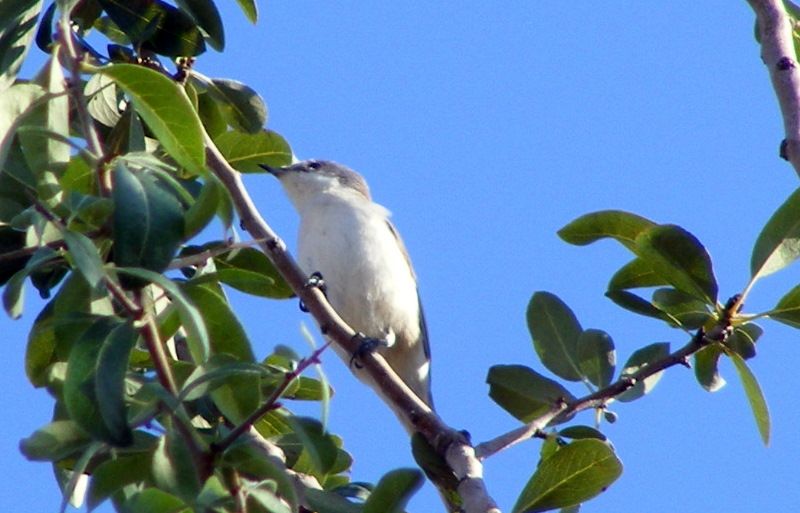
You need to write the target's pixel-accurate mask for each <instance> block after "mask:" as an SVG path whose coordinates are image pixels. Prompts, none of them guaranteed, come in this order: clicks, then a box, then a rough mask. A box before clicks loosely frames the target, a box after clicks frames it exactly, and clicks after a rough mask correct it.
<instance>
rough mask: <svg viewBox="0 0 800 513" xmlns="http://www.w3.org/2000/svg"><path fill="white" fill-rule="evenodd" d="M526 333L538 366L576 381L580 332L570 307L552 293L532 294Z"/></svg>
mask: <svg viewBox="0 0 800 513" xmlns="http://www.w3.org/2000/svg"><path fill="white" fill-rule="evenodd" d="M527 319H528V330H529V331H530V333H531V337H532V338H533V345H534V348H535V349H536V353H537V354H538V355H539V358H540V359H541V360H542V363H543V364H544V366H545V367H547V368H548V369H549V370H550V371H551V372H553V373H554V374H556V375H557V376H559V377H561V378H564V379H567V380H570V381H578V380H580V379H581V377H582V374H581V371H580V369H579V363H578V350H577V344H578V336H579V335H580V334H581V331H583V329H582V328H581V325H580V323H579V322H578V319H577V318H576V317H575V314H574V313H573V312H572V310H570V308H569V307H568V306H567V305H566V304H565V303H564V302H563V301H561V299H559V298H558V297H557V296H555V295H554V294H550V293H549V292H536V293H535V294H534V295H533V297H532V298H531V300H530V303H528V311H527Z"/></svg>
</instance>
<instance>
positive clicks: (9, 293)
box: [3, 246, 58, 319]
mask: <svg viewBox="0 0 800 513" xmlns="http://www.w3.org/2000/svg"><path fill="white" fill-rule="evenodd" d="M56 258H58V253H57V252H55V251H54V250H52V249H50V248H48V247H46V246H45V247H42V248H39V249H37V250H36V252H34V254H33V255H32V256H31V258H30V259H28V262H27V263H26V264H25V267H23V268H22V269H21V270H19V271H17V272H16V273H14V275H13V276H11V278H10V279H9V280H8V282H7V283H6V287H5V289H4V290H3V307H4V308H5V310H6V313H8V316H9V317H11V318H12V319H18V318H19V317H20V316H21V315H22V306H23V300H24V297H25V296H24V290H25V289H24V286H25V279H26V278H27V277H28V276H30V275H31V273H34V272H36V271H37V270H39V269H42V268H43V267H45V266H46V265H47V264H48V263H50V262H52V261H53V260H55V259H56Z"/></svg>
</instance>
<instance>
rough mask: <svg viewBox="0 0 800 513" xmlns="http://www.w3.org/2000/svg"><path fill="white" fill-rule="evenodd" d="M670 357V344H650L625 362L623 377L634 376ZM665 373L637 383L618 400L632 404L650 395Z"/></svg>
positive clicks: (659, 372)
mask: <svg viewBox="0 0 800 513" xmlns="http://www.w3.org/2000/svg"><path fill="white" fill-rule="evenodd" d="M667 355H669V343H668V342H656V343H655V344H650V345H649V346H645V347H643V348H641V349H639V350H637V351H635V352H634V353H633V354H632V355H631V357H630V358H628V361H627V362H625V367H624V368H623V369H622V376H623V377H625V376H632V375H633V374H635V373H636V372H638V371H639V370H641V369H643V368H645V367H647V366H648V365H650V364H651V363H653V362H655V361H657V360H660V359H662V358H664V357H666V356H667ZM663 372H664V371H658V372H656V373H655V374H653V375H651V376H648V377H647V378H645V379H643V380H640V381H637V382H636V383H635V384H634V385H633V386H632V387H631V388H629V389H628V390H626V391H625V392H623V393H622V394H620V395H618V396H617V400H619V401H622V402H630V401H635V400H636V399H639V398H640V397H642V396H643V395H645V394H649V393H650V392H651V391H652V390H653V388H654V387H655V386H656V384H657V383H658V381H659V380H660V379H661V374H662V373H663Z"/></svg>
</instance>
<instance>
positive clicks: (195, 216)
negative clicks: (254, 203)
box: [183, 176, 227, 240]
mask: <svg viewBox="0 0 800 513" xmlns="http://www.w3.org/2000/svg"><path fill="white" fill-rule="evenodd" d="M225 194H227V193H226V191H225V190H224V188H223V187H222V186H221V185H220V183H219V181H218V180H217V179H216V177H213V176H209V177H208V179H207V180H206V181H205V183H203V186H202V188H201V189H200V194H199V195H198V196H197V198H195V200H194V203H192V206H191V207H189V209H188V210H187V211H186V218H185V220H186V226H185V227H184V234H183V236H184V239H186V240H188V239H191V238H192V237H194V236H195V235H197V234H198V233H200V231H201V230H202V229H203V228H205V227H206V226H208V223H210V222H211V220H212V219H213V218H214V215H215V214H216V213H217V208H219V205H220V203H221V202H222V196H223V195H225Z"/></svg>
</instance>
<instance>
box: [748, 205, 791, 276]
mask: <svg viewBox="0 0 800 513" xmlns="http://www.w3.org/2000/svg"><path fill="white" fill-rule="evenodd" d="M798 256H800V189H797V190H795V191H794V192H793V193H792V194H791V195H790V196H789V198H788V199H787V200H786V201H784V202H783V204H782V205H781V206H780V207H778V210H776V211H775V213H774V214H772V217H770V219H769V221H767V224H766V225H765V226H764V228H763V229H762V230H761V233H760V234H759V236H758V239H756V243H755V246H754V247H753V256H752V257H751V259H750V274H751V275H752V277H753V280H755V279H757V278H763V277H764V276H767V275H769V274H772V273H774V272H777V271H780V270H781V269H783V268H784V267H786V266H787V265H789V264H791V263H792V262H794V261H795V260H797V257H798Z"/></svg>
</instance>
